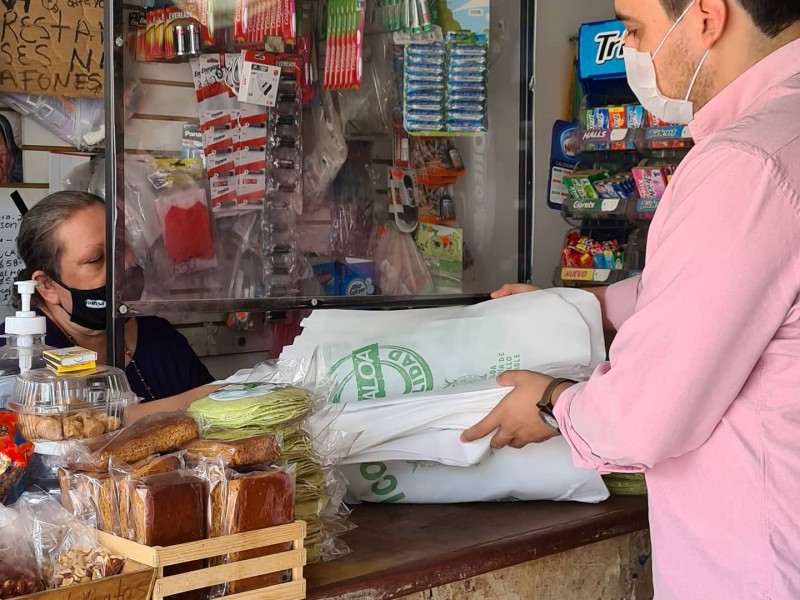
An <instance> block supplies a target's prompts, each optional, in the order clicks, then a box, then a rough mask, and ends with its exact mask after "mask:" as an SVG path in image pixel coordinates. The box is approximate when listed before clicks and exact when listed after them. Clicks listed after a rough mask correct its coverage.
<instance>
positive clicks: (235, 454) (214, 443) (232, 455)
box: [183, 434, 282, 469]
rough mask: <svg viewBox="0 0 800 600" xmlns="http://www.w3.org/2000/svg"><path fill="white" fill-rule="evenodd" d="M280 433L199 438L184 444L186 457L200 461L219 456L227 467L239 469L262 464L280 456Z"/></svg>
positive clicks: (192, 460)
mask: <svg viewBox="0 0 800 600" xmlns="http://www.w3.org/2000/svg"><path fill="white" fill-rule="evenodd" d="M281 439H282V436H281V435H280V434H262V435H256V436H250V437H244V438H241V439H219V440H216V439H213V440H212V439H197V440H192V441H191V442H188V443H186V444H184V445H183V449H184V450H185V451H186V458H187V460H189V461H190V462H198V461H199V460H200V459H201V458H205V459H210V460H215V459H216V458H217V457H219V458H220V459H221V460H222V462H223V464H224V465H225V466H226V467H230V468H233V469H238V468H241V467H249V466H252V465H260V464H264V463H269V462H273V461H275V460H277V459H278V458H279V457H280V444H281Z"/></svg>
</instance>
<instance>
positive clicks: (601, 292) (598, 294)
mask: <svg viewBox="0 0 800 600" xmlns="http://www.w3.org/2000/svg"><path fill="white" fill-rule="evenodd" d="M585 289H586V291H587V292H589V293H590V294H592V295H593V296H594V297H595V298H597V300H598V301H599V302H600V310H601V311H602V313H603V331H604V332H605V333H610V334H613V333H616V332H617V328H616V327H614V324H613V323H612V322H611V321H609V319H608V311H606V290H607V289H608V288H607V287H605V286H598V287H590V288H585Z"/></svg>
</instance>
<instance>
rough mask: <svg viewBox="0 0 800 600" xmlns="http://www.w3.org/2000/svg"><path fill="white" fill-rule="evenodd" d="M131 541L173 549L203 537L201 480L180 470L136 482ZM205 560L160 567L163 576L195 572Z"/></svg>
mask: <svg viewBox="0 0 800 600" xmlns="http://www.w3.org/2000/svg"><path fill="white" fill-rule="evenodd" d="M132 500H133V501H132V509H133V510H132V514H133V522H134V529H135V532H136V535H135V541H137V542H139V543H140V544H145V545H147V546H173V545H175V544H184V543H187V542H196V541H199V540H203V539H205V538H206V537H207V526H206V505H207V502H208V488H207V485H206V483H205V481H203V480H202V479H201V478H199V477H196V476H195V475H193V474H192V473H191V472H190V471H186V470H180V471H172V472H170V473H161V474H159V475H148V476H147V477H142V478H141V479H139V480H138V482H137V484H136V490H135V493H134V496H133V499H132ZM205 566H206V561H203V560H199V561H190V562H187V563H182V564H179V565H174V566H171V567H166V568H164V575H165V576H170V575H178V574H180V573H187V572H190V571H197V570H200V569H203V568H204V567H205ZM206 596H207V592H206V590H195V591H191V592H185V593H183V594H179V595H176V596H174V598H176V599H179V600H195V599H201V598H205V597H206Z"/></svg>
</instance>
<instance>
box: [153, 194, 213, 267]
mask: <svg viewBox="0 0 800 600" xmlns="http://www.w3.org/2000/svg"><path fill="white" fill-rule="evenodd" d="M164 246H165V247H166V250H167V256H169V258H170V259H171V260H172V261H173V262H174V263H176V264H181V263H184V262H186V261H188V260H189V259H191V258H204V259H212V258H214V240H213V238H212V236H211V217H210V216H209V214H208V208H206V205H205V204H203V203H202V202H196V203H194V204H193V205H192V206H190V207H189V208H182V207H179V206H173V207H171V208H170V209H169V210H168V211H167V213H166V215H164Z"/></svg>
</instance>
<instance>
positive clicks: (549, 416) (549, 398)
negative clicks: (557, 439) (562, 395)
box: [538, 378, 578, 433]
mask: <svg viewBox="0 0 800 600" xmlns="http://www.w3.org/2000/svg"><path fill="white" fill-rule="evenodd" d="M563 383H572V384H573V385H574V384H576V383H578V382H577V381H573V380H572V379H563V378H561V379H553V381H551V382H550V385H548V386H547V387H546V388H545V390H544V394H542V399H541V400H539V404H538V406H539V416H540V417H542V421H544V423H545V425H547V426H548V427H549V428H550V429H552V430H553V431H555V432H556V433H561V428H560V427H559V426H558V420H557V419H556V416H555V414H553V409H554V408H555V407H554V406H553V393H554V392H555V391H556V388H557V387H558V386H560V385H561V384H563Z"/></svg>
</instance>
